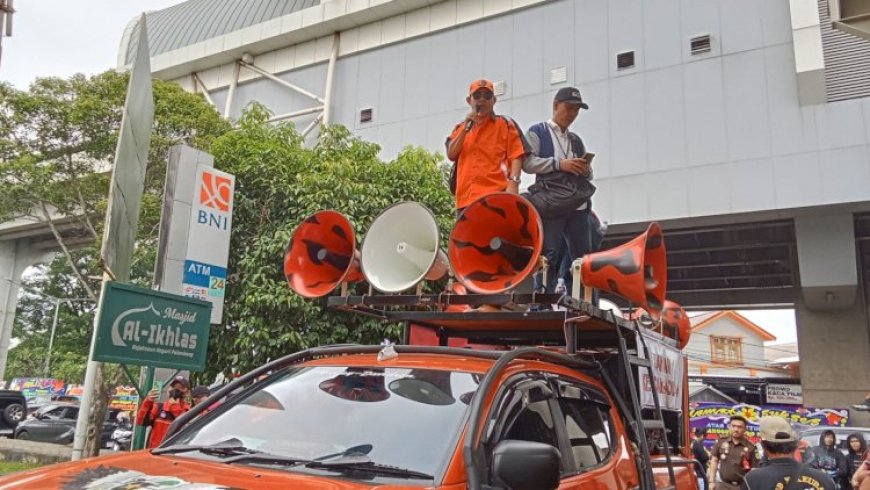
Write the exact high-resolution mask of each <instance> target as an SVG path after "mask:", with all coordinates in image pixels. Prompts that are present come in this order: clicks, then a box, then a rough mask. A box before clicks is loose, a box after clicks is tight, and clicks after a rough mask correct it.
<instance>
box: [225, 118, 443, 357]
mask: <svg viewBox="0 0 870 490" xmlns="http://www.w3.org/2000/svg"><path fill="white" fill-rule="evenodd" d="M268 117H269V115H268V113H267V112H266V111H265V110H264V109H263V108H262V107H259V106H253V107H251V108H250V109H249V110H248V111H247V112H246V113H245V114H244V115H243V117H242V118H241V120H240V127H239V129H238V130H237V131H233V132H230V133H227V134H225V135H224V136H222V137H220V138H218V139H217V140H216V141H215V142H214V145H213V146H212V153H213V154H214V155H215V161H216V162H217V166H218V167H219V168H220V169H222V170H225V171H227V172H230V173H232V174H235V175H236V194H235V208H234V211H233V235H232V244H231V247H230V261H229V271H230V278H229V281H228V285H227V297H226V305H225V315H224V319H225V320H224V326H223V327H221V328H219V329H213V330H212V338H211V341H210V346H209V374H211V373H214V372H218V371H231V370H232V371H236V372H239V371H242V372H244V371H247V370H249V369H251V368H253V367H255V366H258V365H260V364H262V363H264V362H266V361H268V360H270V359H275V358H277V357H280V356H283V355H286V354H289V353H291V352H294V351H297V350H300V349H304V348H307V347H312V346H317V345H324V344H332V343H345V342H357V343H379V342H381V341H382V340H383V339H384V338H392V339H393V340H396V339H397V336H398V335H399V329H398V327H397V326H396V325H383V324H380V323H379V322H377V321H375V320H371V319H365V318H363V317H360V316H358V315H350V314H347V313H336V312H332V311H327V310H326V309H325V300H306V299H304V298H301V297H299V296H297V295H295V294H294V293H292V292H291V290H290V289H289V287H288V286H287V283H286V281H285V280H284V276H283V265H282V258H283V254H284V249H285V247H286V246H287V243H288V241H289V240H290V236H291V234H292V232H293V230H294V229H295V227H296V226H297V225H298V224H299V223H300V222H301V221H302V220H303V219H304V218H306V217H307V216H308V215H310V214H312V213H314V212H316V211H319V210H322V209H335V210H338V211H340V212H342V213H344V214H345V215H346V216H348V217H349V218H350V219H351V222H352V223H353V224H354V227H355V229H356V230H357V233H358V235H362V233H363V231H364V230H366V229H368V227H369V225H370V224H371V222H372V220H373V219H374V218H375V217H376V216H377V215H378V214H379V213H380V212H381V211H382V210H383V209H385V208H386V207H388V206H389V205H391V204H393V203H396V202H400V201H404V200H413V201H418V202H421V203H423V204H424V205H426V206H428V207H429V208H430V209H431V210H432V211H433V213H435V215H436V216H437V217H438V220H439V225H440V228H441V230H442V235H443V236H444V237H445V238H446V236H447V233H448V232H449V229H450V226H451V225H452V223H453V218H452V216H453V199H452V196H451V195H450V193H449V192H448V191H447V189H446V186H445V184H444V179H445V173H444V172H445V170H444V168H443V165H442V164H441V158H440V156H438V155H432V154H430V153H428V152H426V151H425V150H423V149H420V148H406V149H405V150H404V151H403V152H402V153H401V154H400V155H399V156H398V157H397V158H396V160H394V161H392V162H389V163H384V162H382V161H380V160H379V159H378V152H379V150H380V149H379V147H378V146H377V145H375V144H372V143H367V142H364V141H361V140H359V139H357V138H354V137H352V135H351V134H350V132H349V131H348V130H347V129H346V128H344V127H341V126H332V127H329V128H325V129H324V130H323V132H322V134H321V137H320V140H319V142H318V143H317V145H316V146H314V147H313V148H305V147H304V146H303V145H302V138H301V137H300V135H299V133H297V132H296V130H295V129H294V127H293V126H292V125H291V124H277V125H274V124H269V123H267V122H266V120H267V119H268ZM362 238H363V237H362V236H359V237H358V241H360V242H361V241H362ZM444 243H446V239H445V240H444ZM359 292H362V289H360V290H359Z"/></svg>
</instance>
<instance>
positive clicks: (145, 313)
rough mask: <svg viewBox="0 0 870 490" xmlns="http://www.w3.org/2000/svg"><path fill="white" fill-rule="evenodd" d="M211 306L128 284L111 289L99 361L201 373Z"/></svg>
mask: <svg viewBox="0 0 870 490" xmlns="http://www.w3.org/2000/svg"><path fill="white" fill-rule="evenodd" d="M210 316H211V303H207V302H205V301H200V300H198V299H194V298H188V297H185V296H178V295H175V294H167V293H161V292H158V291H153V290H151V289H144V288H138V287H135V286H130V285H129V284H121V283H117V282H110V283H108V284H107V287H106V292H105V296H104V298H103V304H102V307H101V312H100V321H99V323H98V325H97V343H96V347H95V349H94V360H95V361H101V362H118V363H121V364H142V365H148V366H157V367H166V368H174V369H189V370H191V371H199V370H201V369H202V368H203V367H204V366H205V356H206V351H207V349H208V332H209V317H210Z"/></svg>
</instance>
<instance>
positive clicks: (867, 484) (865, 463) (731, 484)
mask: <svg viewBox="0 0 870 490" xmlns="http://www.w3.org/2000/svg"><path fill="white" fill-rule="evenodd" d="M747 425H748V424H747V421H746V419H745V418H743V417H740V416H734V417H731V420H730V423H729V434H728V435H727V436H726V437H722V438H720V439H719V440H718V441H716V443H715V444H714V445H713V448H712V450H711V451H709V452H708V451H707V449H706V448H705V447H704V444H703V443H704V439H705V438H706V432H705V431H704V430H695V432H694V439H693V441H692V455H693V456H694V458H695V460H696V461H697V471H698V478H699V480H703V479H706V480H707V483H708V488H709V489H711V490H741V489H742V490H769V489H777V490H805V489H813V490H870V451H868V449H867V442H866V441H865V440H864V436H862V435H861V434H860V433H854V434H850V435H849V436H848V438H847V447H848V454H847V455H844V454H843V453H842V452H840V450H839V449H838V448H837V436H836V434H835V433H834V431H831V430H828V431H824V432H823V433H822V435H821V437H820V440H819V445H818V446H815V447H809V445H808V444H807V443H806V442H804V441H801V439H800V438H799V436H798V434H797V432H796V431H795V430H794V428H793V427H792V426H791V424H789V422H788V421H786V420H785V419H782V418H779V417H762V418H761V420H760V421H759V436H760V438H761V447H762V449H763V450H764V455H763V456H762V457H761V458H759V457H758V452H757V450H756V448H755V446H754V445H753V444H752V443H751V442H750V441H749V440H748V438H747V437H746V428H747ZM701 488H703V486H702V487H701Z"/></svg>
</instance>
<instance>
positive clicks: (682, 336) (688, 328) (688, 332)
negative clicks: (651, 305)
mask: <svg viewBox="0 0 870 490" xmlns="http://www.w3.org/2000/svg"><path fill="white" fill-rule="evenodd" d="M662 330H663V333H664V334H665V335H666V336H668V337H670V338H672V339H674V340H676V341H677V345H678V346H679V348H680V350H682V349H684V348H685V347H686V344H688V343H689V338H690V337H691V336H692V322H691V321H689V315H687V314H686V310H684V309H683V307H682V306H680V305H678V304H677V303H674V302H673V301H670V300H665V303H664V307H663V308H662Z"/></svg>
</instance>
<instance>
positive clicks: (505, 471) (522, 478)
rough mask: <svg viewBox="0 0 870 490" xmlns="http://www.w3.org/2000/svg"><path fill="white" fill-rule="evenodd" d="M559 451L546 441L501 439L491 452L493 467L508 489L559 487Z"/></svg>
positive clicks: (525, 489) (535, 489) (522, 489)
mask: <svg viewBox="0 0 870 490" xmlns="http://www.w3.org/2000/svg"><path fill="white" fill-rule="evenodd" d="M560 461H561V456H560V455H559V451H558V450H557V449H556V448H554V447H553V446H551V445H549V444H543V443H540V442H530V441H514V440H506V441H501V442H500V443H498V445H496V446H495V450H493V452H492V471H493V474H494V475H495V477H496V478H498V479H499V480H501V483H503V484H504V485H506V486H507V488H509V489H510V490H553V489H555V488H558V487H559V476H560V475H559V464H560Z"/></svg>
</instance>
